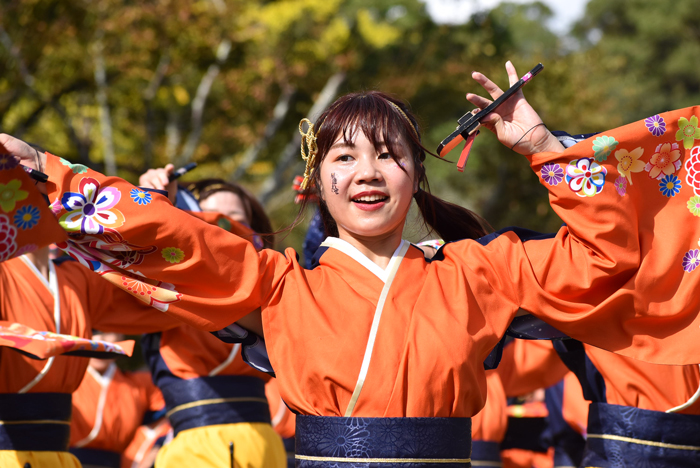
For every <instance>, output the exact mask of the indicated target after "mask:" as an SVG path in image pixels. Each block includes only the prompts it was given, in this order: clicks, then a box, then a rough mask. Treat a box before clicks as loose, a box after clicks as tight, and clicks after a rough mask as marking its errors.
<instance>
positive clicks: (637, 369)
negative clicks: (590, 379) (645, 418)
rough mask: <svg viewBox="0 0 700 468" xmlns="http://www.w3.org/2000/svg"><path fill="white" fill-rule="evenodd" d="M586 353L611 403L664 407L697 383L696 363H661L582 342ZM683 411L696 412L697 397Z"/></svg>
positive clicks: (699, 376)
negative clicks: (635, 357)
mask: <svg viewBox="0 0 700 468" xmlns="http://www.w3.org/2000/svg"><path fill="white" fill-rule="evenodd" d="M586 354H587V355H588V357H589V358H590V360H591V362H593V364H594V365H595V366H596V368H597V369H598V370H599V371H600V373H601V374H602V375H603V378H604V379H605V396H606V398H607V402H608V403H610V404H613V405H623V406H632V407H635V408H642V409H648V410H654V411H666V410H668V409H671V408H675V407H676V406H680V405H682V404H683V403H685V402H686V401H688V400H689V399H690V397H692V396H693V395H694V394H695V392H696V391H697V389H698V387H699V386H700V370H699V369H698V366H695V365H693V366H665V365H659V364H650V363H648V362H643V361H637V360H635V359H630V358H626V357H624V356H618V355H616V354H613V353H609V352H607V351H604V350H602V349H598V348H594V347H593V346H586ZM681 413H683V414H695V415H700V401H698V402H696V403H695V404H693V405H692V406H690V407H689V408H688V409H686V410H683V411H681Z"/></svg>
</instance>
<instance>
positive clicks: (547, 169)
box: [540, 164, 564, 185]
mask: <svg viewBox="0 0 700 468" xmlns="http://www.w3.org/2000/svg"><path fill="white" fill-rule="evenodd" d="M540 174H542V180H544V181H545V182H547V183H548V184H549V185H559V182H561V181H562V179H564V169H562V168H561V166H560V165H559V164H545V165H544V167H543V168H542V170H540Z"/></svg>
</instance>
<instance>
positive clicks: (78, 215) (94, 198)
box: [58, 177, 124, 234]
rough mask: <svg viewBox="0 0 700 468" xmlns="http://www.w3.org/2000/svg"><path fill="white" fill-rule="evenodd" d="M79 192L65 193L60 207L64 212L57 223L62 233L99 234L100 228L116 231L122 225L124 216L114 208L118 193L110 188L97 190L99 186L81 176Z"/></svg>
mask: <svg viewBox="0 0 700 468" xmlns="http://www.w3.org/2000/svg"><path fill="white" fill-rule="evenodd" d="M79 187H80V193H75V192H66V193H64V194H63V196H62V197H61V204H62V205H63V208H65V209H66V211H68V213H66V214H64V215H63V216H61V218H60V219H59V220H58V222H59V223H60V224H61V226H63V228H64V229H65V230H66V231H69V232H80V233H82V234H102V233H103V232H104V228H116V227H119V226H121V225H123V224H124V215H123V214H122V212H121V211H119V210H117V209H116V208H115V206H116V205H117V203H119V200H120V199H121V193H120V192H119V190H118V189H116V188H114V187H105V188H102V189H101V188H100V183H99V182H98V181H97V180H95V179H93V178H91V177H85V178H84V179H82V180H81V181H80V186H79Z"/></svg>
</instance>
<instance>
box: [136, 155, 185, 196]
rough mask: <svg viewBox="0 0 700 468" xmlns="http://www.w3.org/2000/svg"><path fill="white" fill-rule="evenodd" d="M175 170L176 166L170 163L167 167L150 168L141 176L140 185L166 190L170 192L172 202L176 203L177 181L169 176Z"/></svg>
mask: <svg viewBox="0 0 700 468" xmlns="http://www.w3.org/2000/svg"><path fill="white" fill-rule="evenodd" d="M174 171H175V166H173V165H172V164H168V165H166V166H165V167H161V168H158V169H149V170H147V171H146V172H144V173H143V174H141V176H140V177H139V185H140V186H141V187H146V188H152V189H156V190H165V191H167V192H168V198H169V199H170V202H171V203H172V204H173V205H174V204H175V199H176V198H175V197H176V195H177V182H170V181H169V180H168V176H170V174H172V173H173V172H174Z"/></svg>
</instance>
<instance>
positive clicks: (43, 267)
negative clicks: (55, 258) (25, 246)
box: [27, 247, 49, 280]
mask: <svg viewBox="0 0 700 468" xmlns="http://www.w3.org/2000/svg"><path fill="white" fill-rule="evenodd" d="M27 258H28V259H29V261H30V262H32V263H33V264H34V266H35V267H36V269H37V270H39V273H41V276H43V277H44V278H46V279H47V280H48V279H49V248H48V247H44V248H43V249H39V250H37V251H36V252H31V253H28V254H27Z"/></svg>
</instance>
